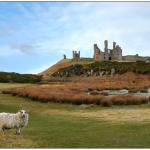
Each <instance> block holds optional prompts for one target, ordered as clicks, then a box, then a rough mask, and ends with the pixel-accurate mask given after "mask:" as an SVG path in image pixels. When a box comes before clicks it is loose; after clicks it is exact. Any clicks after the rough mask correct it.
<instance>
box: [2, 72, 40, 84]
mask: <svg viewBox="0 0 150 150" xmlns="http://www.w3.org/2000/svg"><path fill="white" fill-rule="evenodd" d="M41 79H42V77H41V76H38V75H33V74H19V73H15V72H12V73H9V72H0V82H3V83H8V82H11V83H12V82H15V83H37V82H40V81H41Z"/></svg>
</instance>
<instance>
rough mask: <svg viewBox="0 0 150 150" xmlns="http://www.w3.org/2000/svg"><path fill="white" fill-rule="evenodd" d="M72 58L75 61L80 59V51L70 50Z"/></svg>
mask: <svg viewBox="0 0 150 150" xmlns="http://www.w3.org/2000/svg"><path fill="white" fill-rule="evenodd" d="M72 58H73V60H76V61H78V60H80V51H78V52H77V51H72Z"/></svg>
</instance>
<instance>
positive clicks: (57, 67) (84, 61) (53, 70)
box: [39, 58, 94, 79]
mask: <svg viewBox="0 0 150 150" xmlns="http://www.w3.org/2000/svg"><path fill="white" fill-rule="evenodd" d="M93 62H94V61H93V60H92V59H84V58H81V59H80V61H73V60H72V59H62V60H60V61H58V62H57V63H56V64H54V65H53V66H51V67H49V68H48V69H46V70H45V71H43V72H41V73H39V75H42V76H43V78H44V79H46V78H48V77H49V76H51V75H52V74H55V73H57V72H58V71H59V70H62V69H65V68H68V67H70V66H72V65H74V64H81V65H85V64H90V63H93Z"/></svg>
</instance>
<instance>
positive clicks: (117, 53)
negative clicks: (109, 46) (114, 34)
mask: <svg viewBox="0 0 150 150" xmlns="http://www.w3.org/2000/svg"><path fill="white" fill-rule="evenodd" d="M112 60H122V49H121V48H120V46H119V45H117V46H116V47H114V49H113V50H112Z"/></svg>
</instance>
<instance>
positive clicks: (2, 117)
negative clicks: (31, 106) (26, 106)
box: [0, 110, 29, 134]
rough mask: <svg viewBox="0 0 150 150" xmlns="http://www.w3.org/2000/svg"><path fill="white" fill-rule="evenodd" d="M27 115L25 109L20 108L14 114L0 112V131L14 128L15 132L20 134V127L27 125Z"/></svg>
mask: <svg viewBox="0 0 150 150" xmlns="http://www.w3.org/2000/svg"><path fill="white" fill-rule="evenodd" d="M28 118H29V115H28V113H27V112H26V111H25V110H20V111H18V112H17V113H16V114H13V113H5V112H3V113H0V131H2V130H3V131H4V130H5V129H12V128H15V129H16V134H20V129H21V128H22V127H25V126H27V124H28Z"/></svg>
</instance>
